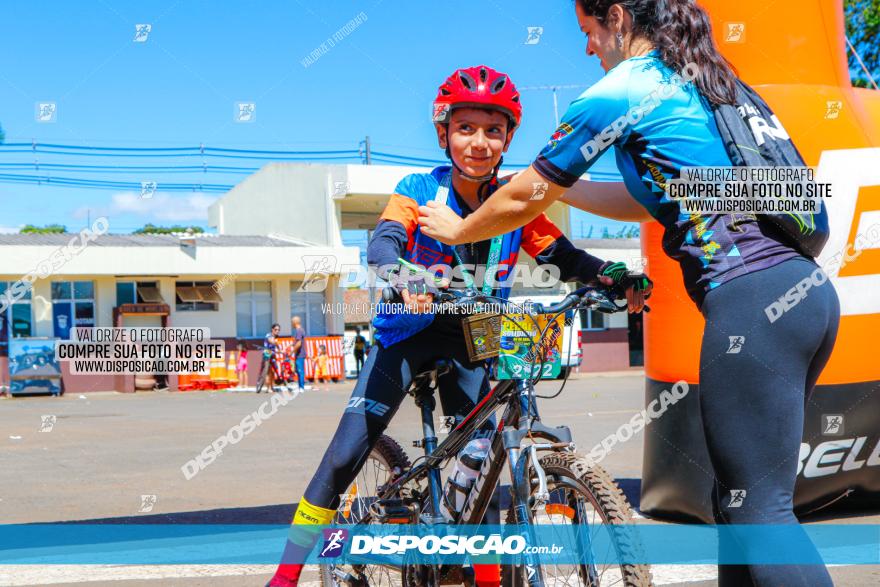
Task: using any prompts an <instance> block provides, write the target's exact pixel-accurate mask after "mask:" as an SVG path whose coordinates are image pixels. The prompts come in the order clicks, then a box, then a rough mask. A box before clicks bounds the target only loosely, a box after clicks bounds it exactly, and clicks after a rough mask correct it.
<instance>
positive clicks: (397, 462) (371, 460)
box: [321, 434, 410, 587]
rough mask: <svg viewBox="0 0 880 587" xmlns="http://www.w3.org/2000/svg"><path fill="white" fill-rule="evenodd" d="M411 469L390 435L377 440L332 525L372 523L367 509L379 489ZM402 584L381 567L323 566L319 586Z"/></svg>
mask: <svg viewBox="0 0 880 587" xmlns="http://www.w3.org/2000/svg"><path fill="white" fill-rule="evenodd" d="M409 467H410V463H409V458H408V457H407V456H406V453H405V452H404V451H403V449H402V448H401V447H400V445H399V444H398V443H397V442H396V441H395V440H394V439H393V438H391V437H390V436H385V435H384V434H383V435H382V436H380V437H379V440H378V441H377V442H376V445H375V446H374V447H373V450H372V451H370V455H369V456H368V457H367V461H366V462H365V463H364V466H363V467H361V470H360V471H359V472H358V475H357V478H356V479H355V480H354V482H353V483H352V484H351V486H350V487H349V488H348V491H347V492H346V493H345V496H343V499H342V503H340V505H339V509H338V511H337V513H336V518H335V520H334V522H333V523H334V525H336V526H338V527H343V528H344V527H345V526H346V525H353V524H370V523H374V522H373V520H372V514H371V513H370V506H371V505H372V504H373V502H375V501H376V500H377V499H378V497H379V490H380V489H381V488H382V487H383V486H385V485H387V484H389V483H391V481H393V480H394V479H395V478H396V477H398V476H399V475H400V474H401V473H402V472H404V471H406V470H408V469H409ZM400 584H401V573H400V569H398V568H388V567H385V566H382V565H322V566H321V585H322V587H350V586H351V585H356V586H357V587H379V586H382V587H385V586H392V585H400Z"/></svg>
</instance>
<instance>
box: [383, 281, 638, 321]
mask: <svg viewBox="0 0 880 587" xmlns="http://www.w3.org/2000/svg"><path fill="white" fill-rule="evenodd" d="M625 298H626V295H625V294H624V293H622V292H621V291H620V290H619V288H616V287H614V288H597V287H582V288H580V289H578V290H576V291H573V292H572V293H570V294H568V295H567V296H565V297H564V298H563V299H562V300H561V301H559V302H554V303H552V304H549V305H547V306H545V305H543V304H540V303H531V304H530V305H529V306H527V308H528V310H529V311H527V312H524V313H527V314H533V315H534V314H561V313H562V312H565V311H568V310H570V309H572V308H575V307H577V306H579V305H581V304H582V303H583V302H587V306H588V307H591V309H593V310H596V311H598V312H602V313H604V314H614V313H617V312H625V311H626V309H627V307H626V305H623V306H619V305H617V303H616V300H623V299H625ZM497 299H498V298H494V297H492V296H485V295H482V294H480V293H478V292H476V291H473V290H463V291H462V290H452V289H447V290H443V291H441V292H440V293H439V294H438V295H437V296H436V300H435V301H436V302H439V303H453V304H454V305H456V306H470V305H474V304H478V303H486V302H494V301H497ZM382 301H383V302H385V303H389V304H391V303H400V302H402V301H403V299H402V298H401V296H400V292H399V291H398V290H397V289H395V288H393V287H391V286H387V287H385V288H384V289H383V290H382ZM506 303H508V304H511V305H514V306H518V304H514V303H513V302H506ZM649 311H650V308H649V307H648V306H647V305H645V312H649ZM516 312H517V313H521V312H520V310H517V311H516Z"/></svg>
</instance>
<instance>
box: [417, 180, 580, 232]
mask: <svg viewBox="0 0 880 587" xmlns="http://www.w3.org/2000/svg"><path fill="white" fill-rule="evenodd" d="M563 193H565V188H564V187H562V186H559V185H556V184H555V183H552V182H549V181H547V180H546V179H544V177H543V176H542V175H541V174H540V173H538V172H537V171H535V169H534V168H533V167H529V168H528V169H526V170H525V171H523V172H522V173H520V174H518V175H517V176H516V177H514V178H513V180H511V182H510V183H508V184H507V185H504V186H501V188H499V189H498V191H496V192H495V193H494V194H492V196H491V197H490V198H488V199H487V200H486V201H485V202H483V204H482V205H481V206H480V207H479V208H478V209H477V210H476V211H475V212H473V213H472V214H470V215H469V216H468V217H467V218H464V219H462V218H460V217H459V216H458V215H457V214H456V213H455V212H453V211H452V209H451V208H449V207H448V206H440V205H439V204H437V203H435V202H428V205H427V206H421V207H420V208H419V224H421V231H422V233H423V234H425V235H427V236H430V237H432V238H435V239H437V240H439V241H441V242H444V243H446V244H450V245H458V244H461V243H472V242H479V241H483V240H486V239H489V238H492V237H493V236H496V235H499V234H505V233H508V232H511V231H513V230H516V229H517V228H519V227H520V226H525V225H526V224H528V222H529V221H531V220H532V219H534V218H535V217H537V216H538V214H540V213H541V212H543V211H544V210H546V209H547V208H548V207H549V206H550V204H552V203H553V202H555V201H556V200H558V199H559V198H560V197H562V194H563Z"/></svg>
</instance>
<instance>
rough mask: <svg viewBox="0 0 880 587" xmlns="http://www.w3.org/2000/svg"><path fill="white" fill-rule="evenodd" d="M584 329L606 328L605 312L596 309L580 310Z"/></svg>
mask: <svg viewBox="0 0 880 587" xmlns="http://www.w3.org/2000/svg"><path fill="white" fill-rule="evenodd" d="M579 311H580V313H581V324H582V325H583V328H584V330H605V329H607V328H608V327H607V326H606V325H605V314H603V313H602V312H597V311H596V310H579Z"/></svg>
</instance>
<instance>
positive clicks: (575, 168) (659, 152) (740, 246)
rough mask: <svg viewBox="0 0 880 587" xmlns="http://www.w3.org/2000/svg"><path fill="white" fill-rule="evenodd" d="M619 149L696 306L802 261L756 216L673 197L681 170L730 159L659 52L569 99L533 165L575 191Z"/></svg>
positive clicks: (627, 179)
mask: <svg viewBox="0 0 880 587" xmlns="http://www.w3.org/2000/svg"><path fill="white" fill-rule="evenodd" d="M612 144H613V146H614V151H615V156H616V159H617V166H618V168H619V170H620V173H621V175H622V176H623V181H624V183H625V184H626V187H627V189H628V190H629V193H630V194H632V196H633V197H634V198H635V199H636V200H637V201H638V202H639V203H640V204H641V205H642V206H644V207H645V209H646V210H647V211H648V212H649V213H650V214H651V216H653V217H654V218H655V219H657V221H658V222H660V223H661V224H662V225H663V226H664V228H665V233H664V235H663V249H664V250H665V251H666V253H667V254H668V255H669V256H670V257H672V258H673V259H676V260H677V261H678V262H679V264H680V265H681V268H682V273H683V275H684V282H685V287H686V288H687V291H688V294H689V295H690V296H691V298H692V299H693V300H694V301H695V302H696V303H697V305H698V306H699V305H700V304H701V303H702V300H703V297H704V296H705V294H706V292H707V291H709V290H711V289H713V288H715V287H718V286H719V285H721V284H722V283H724V282H725V281H729V280H731V279H733V278H734V277H737V276H740V275H744V274H746V273H750V272H752V271H756V270H759V269H765V268H767V267H771V266H773V265H776V264H778V263H781V262H782V261H785V260H786V259H789V258H792V257H795V256H797V255H798V253H797V252H796V251H795V250H794V249H792V248H791V247H789V246H788V245H786V244H784V241H782V237H781V236H780V235H779V234H778V233H777V231H776V229H775V228H774V227H772V226H765V224H769V223H759V222H758V219H757V217H756V216H755V215H754V214H726V215H724V214H716V215H708V214H707V215H702V214H699V213H692V214H687V213H683V212H682V211H680V209H679V204H678V203H677V202H675V201H673V200H672V199H670V198H669V196H667V195H666V192H665V188H666V183H667V181H668V180H670V179H675V178H678V177H679V172H680V171H681V168H682V167H706V166H730V165H731V162H730V158H729V157H728V155H727V151H726V149H725V147H724V144H723V142H722V140H721V137H720V135H719V133H718V127H717V126H716V124H715V119H714V117H713V114H712V110H711V107H710V105H709V104H708V103H707V102H706V101H705V99H704V98H703V97H702V96H701V95H700V93H699V91H698V90H697V88H696V86H695V85H694V84H693V83H690V82H686V81H685V80H684V79H683V78H682V77H681V76H680V75H678V74H676V73H675V72H673V71H672V70H671V69H670V68H669V67H668V66H667V65H666V64H664V63H663V62H662V61H661V60H660V59H659V56H658V54H657V52H656V51H652V52H651V53H649V54H648V55H645V56H641V57H633V58H630V59H627V60H625V61H623V62H621V63H620V64H619V65H617V66H616V67H614V68H613V69H611V70H610V71H609V72H608V73H607V74H606V75H605V77H603V78H602V79H601V80H599V81H598V82H596V84H595V85H593V86H592V87H590V89H588V90H587V91H586V92H584V93H583V94H582V95H581V96H580V97H579V98H578V99H577V100H575V101H574V102H572V104H571V106H570V107H569V109H568V111H567V112H566V114H565V116H564V117H563V120H562V124H561V125H560V126H559V128H558V129H557V130H556V132H555V133H554V134H553V136H552V137H551V139H550V142H549V143H548V144H547V146H546V147H544V149H543V150H542V151H541V153H540V154H539V156H538V158H537V160H536V161H535V163H534V166H535V168H536V169H537V171H538V172H539V173H541V175H543V176H544V177H546V178H547V179H548V180H549V181H552V182H553V183H555V184H557V185H561V186H564V187H570V186H572V185H574V184H575V182H576V181H577V180H578V179H579V178H580V177H581V176H582V175H583V174H584V173H586V171H587V170H588V169H589V168H590V167H591V166H592V165H593V164H594V163H595V162H596V160H597V159H598V158H599V156H600V155H602V153H604V152H605V151H607V150H608V148H610V147H611V146H612Z"/></svg>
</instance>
